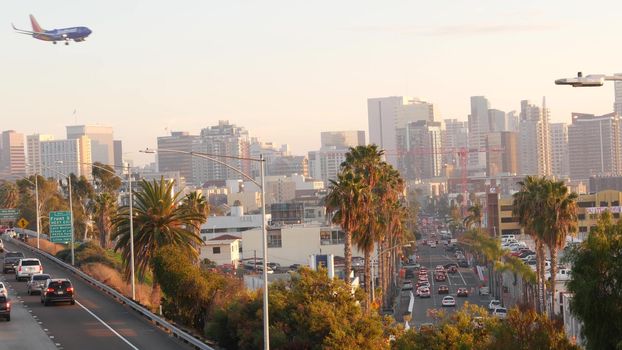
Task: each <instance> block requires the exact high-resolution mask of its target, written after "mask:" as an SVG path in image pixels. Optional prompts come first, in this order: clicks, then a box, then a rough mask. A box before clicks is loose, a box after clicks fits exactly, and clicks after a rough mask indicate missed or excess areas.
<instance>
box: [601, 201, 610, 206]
mask: <svg viewBox="0 0 622 350" xmlns="http://www.w3.org/2000/svg"><path fill="white" fill-rule="evenodd" d="M600 206H601V207H608V206H609V202H603V201H600Z"/></svg>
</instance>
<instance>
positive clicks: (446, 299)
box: [441, 295, 456, 306]
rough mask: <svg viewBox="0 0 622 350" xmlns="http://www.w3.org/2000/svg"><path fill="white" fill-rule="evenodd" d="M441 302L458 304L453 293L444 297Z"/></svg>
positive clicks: (449, 304)
mask: <svg viewBox="0 0 622 350" xmlns="http://www.w3.org/2000/svg"><path fill="white" fill-rule="evenodd" d="M441 304H442V305H443V306H456V299H454V297H452V296H451V295H448V296H446V297H444V298H443V301H442V302H441Z"/></svg>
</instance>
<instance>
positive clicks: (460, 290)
mask: <svg viewBox="0 0 622 350" xmlns="http://www.w3.org/2000/svg"><path fill="white" fill-rule="evenodd" d="M456 295H457V296H459V297H468V296H469V290H468V289H466V288H458V292H457V293H456Z"/></svg>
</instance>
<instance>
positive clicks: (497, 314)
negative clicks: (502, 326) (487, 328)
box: [492, 307, 508, 318]
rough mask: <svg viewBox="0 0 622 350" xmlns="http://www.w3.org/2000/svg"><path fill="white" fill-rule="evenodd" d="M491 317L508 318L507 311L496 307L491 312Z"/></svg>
mask: <svg viewBox="0 0 622 350" xmlns="http://www.w3.org/2000/svg"><path fill="white" fill-rule="evenodd" d="M492 315H493V316H495V317H498V318H506V317H507V316H508V310H507V309H506V308H504V307H498V308H496V309H494V310H493V311H492Z"/></svg>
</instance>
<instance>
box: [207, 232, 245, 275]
mask: <svg viewBox="0 0 622 350" xmlns="http://www.w3.org/2000/svg"><path fill="white" fill-rule="evenodd" d="M240 248H241V240H240V237H237V236H232V235H221V236H218V237H215V238H212V239H209V240H207V241H205V242H204V243H203V245H202V246H201V248H200V249H199V252H200V253H199V258H200V260H201V261H203V260H204V259H209V260H210V261H213V262H214V263H215V264H216V265H219V266H220V265H230V266H232V267H233V268H237V267H238V264H239V263H240V250H241V249H240Z"/></svg>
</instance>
